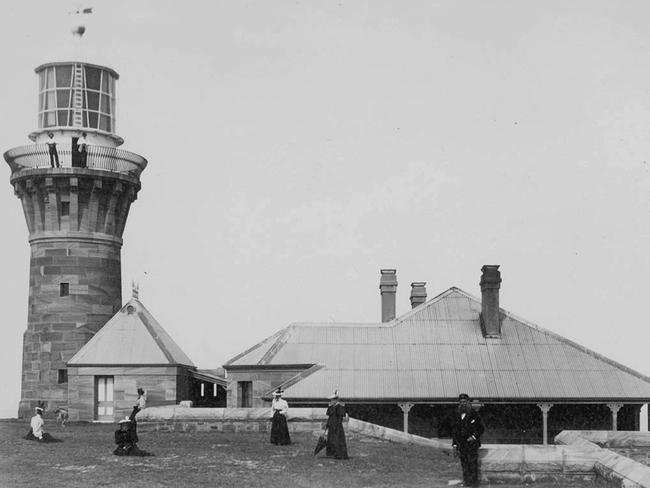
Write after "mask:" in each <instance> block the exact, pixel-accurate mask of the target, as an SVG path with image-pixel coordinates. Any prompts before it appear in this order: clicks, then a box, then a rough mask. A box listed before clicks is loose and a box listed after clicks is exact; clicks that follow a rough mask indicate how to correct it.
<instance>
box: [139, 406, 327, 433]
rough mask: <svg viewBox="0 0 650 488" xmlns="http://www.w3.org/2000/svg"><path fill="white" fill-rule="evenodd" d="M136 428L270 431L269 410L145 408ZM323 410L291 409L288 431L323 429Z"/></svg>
mask: <svg viewBox="0 0 650 488" xmlns="http://www.w3.org/2000/svg"><path fill="white" fill-rule="evenodd" d="M136 420H137V422H138V429H139V430H141V431H143V432H146V431H167V432H174V431H181V432H196V431H199V432H209V431H217V432H270V431H271V409H270V408H188V407H182V406H178V405H172V406H166V407H165V406H163V407H148V408H145V409H144V410H143V411H141V412H139V413H138V415H137V417H136ZM326 421H327V416H326V415H325V409H324V408H290V409H289V415H288V416H287V425H288V427H289V432H319V431H322V430H323V429H324V427H325V422H326Z"/></svg>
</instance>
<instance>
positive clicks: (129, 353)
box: [68, 298, 194, 366]
mask: <svg viewBox="0 0 650 488" xmlns="http://www.w3.org/2000/svg"><path fill="white" fill-rule="evenodd" d="M130 307H132V308H130ZM82 364H83V365H122V364H129V365H138V364H182V365H186V366H194V363H192V361H191V360H190V358H189V357H187V355H186V354H185V353H184V352H183V351H182V350H181V348H180V347H178V344H176V343H175V342H174V340H173V339H172V338H171V337H170V336H169V334H167V332H166V331H165V329H163V328H162V326H161V325H160V324H159V323H158V321H157V320H156V319H155V318H154V317H153V315H151V313H150V312H149V311H148V310H147V309H146V308H145V306H144V305H142V303H141V302H140V301H138V300H137V299H135V298H132V299H131V300H129V302H128V303H127V304H126V305H124V306H123V307H122V309H121V310H120V311H119V312H117V313H116V314H115V315H114V316H113V317H111V319H110V320H109V321H108V322H106V324H105V325H104V326H103V327H102V328H101V329H100V330H99V332H97V334H95V335H94V336H93V337H92V338H91V339H90V340H89V341H88V342H87V343H86V344H85V345H84V347H82V348H81V349H80V350H79V351H78V352H77V354H75V355H74V356H73V357H72V359H70V361H68V365H69V366H76V365H82Z"/></svg>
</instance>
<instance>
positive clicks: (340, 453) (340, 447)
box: [325, 422, 348, 459]
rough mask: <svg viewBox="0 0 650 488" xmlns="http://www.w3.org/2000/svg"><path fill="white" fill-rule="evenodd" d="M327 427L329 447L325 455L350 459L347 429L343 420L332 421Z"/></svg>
mask: <svg viewBox="0 0 650 488" xmlns="http://www.w3.org/2000/svg"><path fill="white" fill-rule="evenodd" d="M332 424H333V425H329V426H328V427H327V447H326V449H325V455H326V456H329V457H333V458H336V459H348V445H347V444H346V442H345V431H344V430H343V424H342V423H341V422H332Z"/></svg>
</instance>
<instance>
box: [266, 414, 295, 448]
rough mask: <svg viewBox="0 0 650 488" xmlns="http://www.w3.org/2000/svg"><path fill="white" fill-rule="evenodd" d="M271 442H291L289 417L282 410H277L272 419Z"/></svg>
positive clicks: (283, 444) (280, 443)
mask: <svg viewBox="0 0 650 488" xmlns="http://www.w3.org/2000/svg"><path fill="white" fill-rule="evenodd" d="M271 444H276V445H278V444H279V445H281V446H286V445H288V444H291V438H290V437H289V426H288V425H287V418H286V417H285V416H284V415H282V414H281V413H280V412H275V413H274V414H273V419H271Z"/></svg>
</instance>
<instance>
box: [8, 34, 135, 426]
mask: <svg viewBox="0 0 650 488" xmlns="http://www.w3.org/2000/svg"><path fill="white" fill-rule="evenodd" d="M76 34H77V36H79V37H81V35H82V34H83V28H81V29H80V32H79V31H78V32H76ZM35 71H36V74H37V76H38V81H39V83H38V87H39V88H38V123H37V129H36V130H35V131H34V132H32V133H31V134H29V138H30V139H31V140H32V141H33V144H31V145H27V146H22V147H16V148H14V149H10V150H9V151H7V152H5V153H4V158H5V160H6V161H7V163H8V164H9V166H10V168H11V185H12V186H13V188H14V192H15V194H16V196H17V197H18V198H19V199H20V201H21V203H22V207H23V212H24V214H25V220H26V221H27V227H28V229H29V244H30V247H31V258H30V270H29V304H28V311H27V330H26V331H25V334H24V337H23V363H22V393H21V400H20V405H19V412H18V415H19V417H26V416H30V415H32V412H33V407H34V406H36V404H37V403H38V402H39V401H44V402H46V403H47V406H48V408H49V409H53V408H55V407H56V406H58V405H65V404H66V403H67V400H68V398H67V396H68V384H67V369H66V362H67V361H68V360H69V359H70V358H72V356H73V355H74V354H75V353H76V352H77V351H78V350H79V349H81V347H82V346H83V345H84V344H86V342H88V340H89V339H90V338H91V337H92V336H93V335H94V334H95V333H96V332H97V331H98V330H99V329H100V328H101V327H102V326H103V325H104V324H105V323H106V322H107V321H108V320H109V319H110V318H111V317H112V316H113V315H114V314H115V313H116V312H117V311H118V310H119V309H120V306H121V301H122V279H121V257H120V252H121V247H122V233H123V231H124V226H125V224H126V220H127V216H128V214H129V208H130V206H131V203H132V202H133V201H134V200H135V199H136V196H137V193H138V191H139V189H140V173H141V172H142V170H144V168H145V166H146V164H147V161H146V160H145V159H144V158H143V157H141V156H139V155H137V154H133V153H130V152H127V151H123V150H121V149H118V146H120V145H121V144H122V143H123V140H122V138H120V137H119V136H117V135H116V133H115V100H116V97H115V88H116V81H117V79H118V74H117V73H116V72H115V71H113V70H112V69H110V68H108V67H105V66H100V65H95V64H90V63H88V62H85V61H63V62H52V63H47V64H43V65H41V66H39V67H37V68H36V70H35ZM84 134H85V136H84ZM84 140H85V141H84ZM84 142H85V143H86V144H85V147H84V144H83V143H84ZM54 144H55V145H54ZM88 394H89V395H92V392H88Z"/></svg>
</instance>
